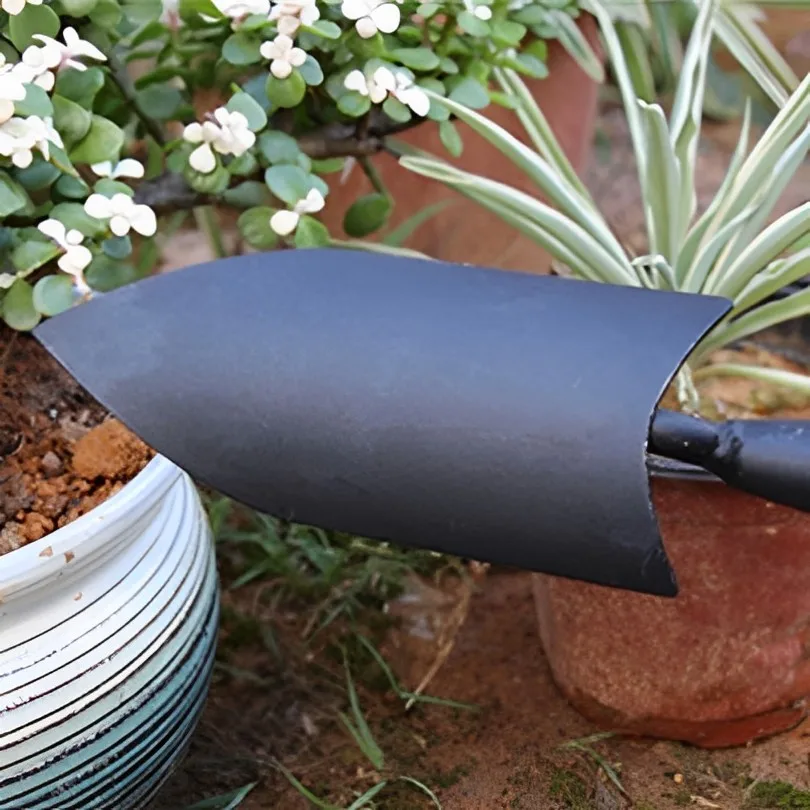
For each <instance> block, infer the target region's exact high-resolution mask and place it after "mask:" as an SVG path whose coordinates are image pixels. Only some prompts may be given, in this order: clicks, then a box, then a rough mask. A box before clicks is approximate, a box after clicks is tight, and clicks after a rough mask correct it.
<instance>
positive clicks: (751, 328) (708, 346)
mask: <svg viewBox="0 0 810 810" xmlns="http://www.w3.org/2000/svg"><path fill="white" fill-rule="evenodd" d="M808 314H810V288H808V289H805V290H801V291H800V292H796V293H793V294H792V295H789V296H787V297H786V298H783V299H781V300H780V301H771V302H770V303H769V304H763V305H762V306H761V307H757V308H756V309H754V310H751V311H750V312H747V313H746V314H745V315H741V316H740V317H738V318H736V319H735V320H733V321H728V322H726V323H725V324H724V325H722V326H719V327H716V328H715V329H713V330H712V331H711V333H710V334H709V335H708V336H707V337H706V338H705V339H704V340H703V341H701V343H700V345H699V346H698V348H697V350H696V352H695V354H694V355H693V357H694V358H695V361H696V362H700V360H701V358H703V357H705V356H706V355H707V354H709V353H711V352H713V351H716V350H717V349H719V348H721V347H723V346H725V345H728V344H729V343H734V342H735V341H738V340H741V339H742V338H744V337H748V336H749V335H753V334H756V333H757V332H761V331H762V330H763V329H769V328H770V327H772V326H776V325H777V324H780V323H784V322H785V321H790V320H793V319H794V318H801V317H803V316H805V315H808Z"/></svg>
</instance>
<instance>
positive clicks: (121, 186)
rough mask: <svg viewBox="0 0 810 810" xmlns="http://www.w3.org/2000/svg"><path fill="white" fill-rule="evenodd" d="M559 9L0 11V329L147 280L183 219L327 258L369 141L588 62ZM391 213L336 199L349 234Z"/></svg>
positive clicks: (375, 1)
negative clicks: (322, 248) (516, 77)
mask: <svg viewBox="0 0 810 810" xmlns="http://www.w3.org/2000/svg"><path fill="white" fill-rule="evenodd" d="M578 14H579V8H578V4H577V3H576V2H575V1H574V0H453V1H452V2H449V3H445V2H442V3H433V2H429V0H428V1H427V2H418V0H390V1H389V0H0V261H1V262H2V265H0V315H2V318H3V319H4V320H5V322H6V323H7V324H8V325H10V326H11V327H13V328H16V329H30V328H32V327H34V326H35V325H36V324H37V322H38V321H39V320H40V319H41V318H42V317H43V316H50V315H54V314H57V313H58V312H60V311H62V310H64V309H65V308H67V307H70V306H72V305H74V304H75V303H77V302H79V301H81V300H83V299H84V298H86V297H87V296H90V295H92V294H94V293H98V292H104V291H107V290H110V289H112V288H114V287H116V286H119V285H121V284H124V283H128V282H131V281H133V280H135V279H137V278H140V277H142V276H143V275H145V274H148V273H150V272H151V271H152V270H153V269H154V268H155V266H156V264H157V262H158V260H159V255H160V249H161V245H162V244H163V241H164V240H165V239H166V238H167V237H168V236H169V235H170V234H171V233H172V231H173V230H174V229H176V228H177V227H178V225H179V224H180V221H181V219H182V218H183V217H184V216H185V215H186V214H187V213H188V212H192V211H193V212H194V214H195V215H196V217H197V219H198V222H199V223H200V224H201V225H202V226H205V227H206V229H207V230H208V232H209V236H210V237H211V240H212V245H214V246H215V247H217V249H219V248H221V240H219V239H218V238H217V237H218V231H219V228H218V224H217V222H216V219H215V216H216V211H217V209H222V208H223V207H231V208H234V209H236V210H238V211H239V212H240V215H239V223H238V224H239V229H240V231H241V234H242V237H243V238H244V240H245V241H246V242H247V243H248V244H249V245H251V246H252V247H254V248H257V249H261V250H267V249H271V248H274V247H277V246H284V247H309V246H318V245H324V244H327V243H332V242H333V241H334V240H332V238H331V236H330V234H329V233H328V232H327V230H326V228H325V227H324V225H323V224H322V223H321V222H320V221H319V220H318V219H317V217H316V216H314V215H316V214H317V213H318V212H319V211H320V210H321V209H323V208H324V206H325V205H328V204H329V203H328V195H329V189H330V186H332V185H334V183H338V182H340V179H341V177H342V174H343V172H345V171H347V170H348V169H349V168H351V167H352V166H353V165H354V163H353V162H357V163H358V164H359V165H360V167H361V169H362V168H366V169H367V170H368V171H369V172H371V171H372V170H371V169H370V168H369V164H368V161H367V160H366V159H367V158H368V157H369V156H371V155H373V154H374V153H376V152H378V151H380V150H381V149H383V148H384V147H385V145H386V138H387V137H388V136H390V135H393V134H396V133H398V132H400V131H402V130H403V129H406V128H408V127H412V126H416V125H419V124H421V123H422V122H424V121H426V120H431V121H433V122H436V125H437V126H438V127H439V128H440V133H441V137H442V141H443V143H444V144H445V146H446V148H447V150H448V152H449V153H450V154H453V155H458V154H459V153H460V152H461V150H462V148H463V143H462V138H461V134H460V133H459V131H458V129H457V128H456V126H455V124H454V123H453V122H452V120H451V114H450V112H449V110H448V109H447V108H446V107H444V106H443V105H441V104H440V103H438V102H437V101H436V100H435V99H438V98H444V97H446V98H449V99H452V101H453V103H455V104H459V105H461V106H463V107H464V108H465V109H473V108H475V109H484V108H486V107H487V106H488V105H489V104H491V103H498V104H502V105H503V104H505V105H511V104H512V103H513V102H512V99H511V97H510V96H509V95H508V94H506V93H504V92H503V91H501V90H500V89H498V88H497V86H495V84H494V82H493V71H494V70H496V69H509V70H510V71H515V72H517V73H520V74H522V75H524V76H528V77H544V76H545V75H546V74H547V67H546V64H545V61H544V59H545V53H546V40H548V39H551V38H557V39H559V40H560V41H561V42H562V43H563V44H564V45H565V46H566V47H567V48H568V49H569V50H570V51H571V53H572V54H573V55H574V56H575V58H577V59H578V60H579V62H580V64H581V65H582V66H583V68H584V69H586V70H587V71H589V72H590V73H591V74H592V75H593V76H594V77H595V78H601V70H602V68H601V63H600V61H599V60H598V59H597V57H596V56H595V54H593V52H592V51H591V50H590V48H589V46H588V44H587V42H586V40H585V39H584V37H583V36H582V34H581V33H580V31H579V29H578V27H577V24H576V21H575V18H576V16H577V15H578ZM394 203H395V197H394V196H392V195H391V194H390V193H389V192H388V191H387V190H385V189H378V190H377V191H375V192H374V193H373V194H370V195H366V196H364V197H361V198H359V199H357V200H356V201H354V204H353V205H352V206H351V208H350V209H349V211H348V214H347V216H346V221H345V223H344V227H345V230H346V231H347V233H349V234H350V236H353V237H363V236H366V235H368V234H370V233H372V232H374V231H376V230H378V229H379V228H381V227H382V226H383V225H384V224H385V222H386V220H387V218H388V216H389V214H390V211H391V207H392V205H393V204H394Z"/></svg>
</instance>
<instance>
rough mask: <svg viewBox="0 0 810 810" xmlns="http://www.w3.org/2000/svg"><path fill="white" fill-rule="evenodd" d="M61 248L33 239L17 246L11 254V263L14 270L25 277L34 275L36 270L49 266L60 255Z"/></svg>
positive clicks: (54, 244) (52, 243) (49, 242)
mask: <svg viewBox="0 0 810 810" xmlns="http://www.w3.org/2000/svg"><path fill="white" fill-rule="evenodd" d="M60 252H61V251H60V249H59V246H58V245H57V244H56V243H54V242H51V241H50V240H48V241H39V240H34V239H31V240H29V241H27V242H22V243H21V244H19V245H17V247H16V248H14V250H13V251H12V253H11V263H12V264H13V265H14V269H15V270H16V271H17V272H18V273H19V274H20V275H23V276H27V275H28V274H29V273H33V272H34V270H37V269H38V268H40V267H42V265H43V264H47V263H48V262H49V261H51V259H55V258H56V257H57V256H58V255H59V254H60Z"/></svg>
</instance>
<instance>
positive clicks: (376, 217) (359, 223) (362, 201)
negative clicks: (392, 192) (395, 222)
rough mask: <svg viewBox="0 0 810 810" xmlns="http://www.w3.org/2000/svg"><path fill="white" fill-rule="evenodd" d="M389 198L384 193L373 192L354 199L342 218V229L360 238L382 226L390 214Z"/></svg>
mask: <svg viewBox="0 0 810 810" xmlns="http://www.w3.org/2000/svg"><path fill="white" fill-rule="evenodd" d="M391 209H392V205H391V200H390V199H389V198H388V196H387V195H385V194H380V193H379V192H374V193H373V194H366V195H365V196H363V197H360V198H359V199H357V200H355V201H354V202H353V203H352V205H351V206H350V207H349V210H348V211H346V216H345V217H344V218H343V230H344V231H346V233H347V234H349V236H353V237H355V238H357V239H360V238H362V237H364V236H368V235H369V234H372V233H374V231H377V230H379V229H380V228H382V226H383V225H385V223H386V222H387V221H388V217H389V216H390V214H391Z"/></svg>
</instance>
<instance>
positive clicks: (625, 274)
mask: <svg viewBox="0 0 810 810" xmlns="http://www.w3.org/2000/svg"><path fill="white" fill-rule="evenodd" d="M400 163H402V164H403V165H404V166H405V167H406V168H408V169H410V170H411V171H414V172H416V173H417V174H421V175H423V176H425V177H430V178H432V179H434V180H439V181H441V182H443V183H446V184H447V185H450V186H452V187H453V188H455V189H457V190H458V191H460V192H461V193H464V194H466V195H467V196H469V197H471V198H472V199H475V200H477V201H479V202H481V203H482V204H483V202H484V201H485V200H487V201H491V202H494V203H496V204H497V206H498V207H499V208H501V209H506V210H509V211H511V212H512V213H513V214H516V215H517V216H518V217H519V218H523V219H526V220H530V221H532V222H533V223H534V224H535V225H537V226H539V227H540V229H541V230H542V231H545V232H546V237H545V238H544V239H543V241H542V243H544V246H546V245H551V244H554V245H555V246H556V245H562V246H563V251H562V253H564V254H565V257H564V256H563V255H557V254H556V253H555V254H554V255H555V256H556V258H558V259H559V260H560V261H564V262H566V263H568V261H569V260H570V259H571V257H579V260H578V261H575V264H576V266H571V269H572V270H575V271H577V272H579V273H580V274H581V275H582V276H583V277H585V278H591V279H593V280H600V281H607V282H608V283H618V284H632V285H634V286H638V285H639V281H638V279H637V277H636V276H635V274H634V273H633V270H632V268H631V267H630V266H629V264H628V265H622V264H620V263H619V261H618V260H617V259H616V258H615V257H614V256H613V255H612V254H611V253H609V252H608V251H607V250H606V249H605V248H604V247H603V246H602V245H600V244H599V243H598V242H597V241H596V239H595V238H594V237H593V236H592V235H591V234H590V233H589V232H588V230H586V229H585V228H583V227H581V226H580V225H579V224H578V223H576V222H574V221H573V220H571V219H569V218H568V217H566V216H565V215H564V214H562V213H560V212H559V211H556V210H555V209H554V208H551V207H550V206H548V205H546V204H545V203H542V202H539V201H538V200H536V199H534V198H533V197H531V196H530V195H528V194H525V193H524V192H522V191H518V190H517V189H513V188H511V187H509V186H507V185H504V184H503V183H497V182H495V181H494V180H488V179H486V178H483V177H478V176H476V175H472V174H469V173H467V172H464V171H461V170H460V169H456V168H455V167H453V166H450V165H448V164H445V163H441V162H439V161H433V160H427V159H425V158H409V157H405V158H400ZM491 210H492V209H491ZM538 241H540V240H538ZM547 249H549V248H548V247H547Z"/></svg>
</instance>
